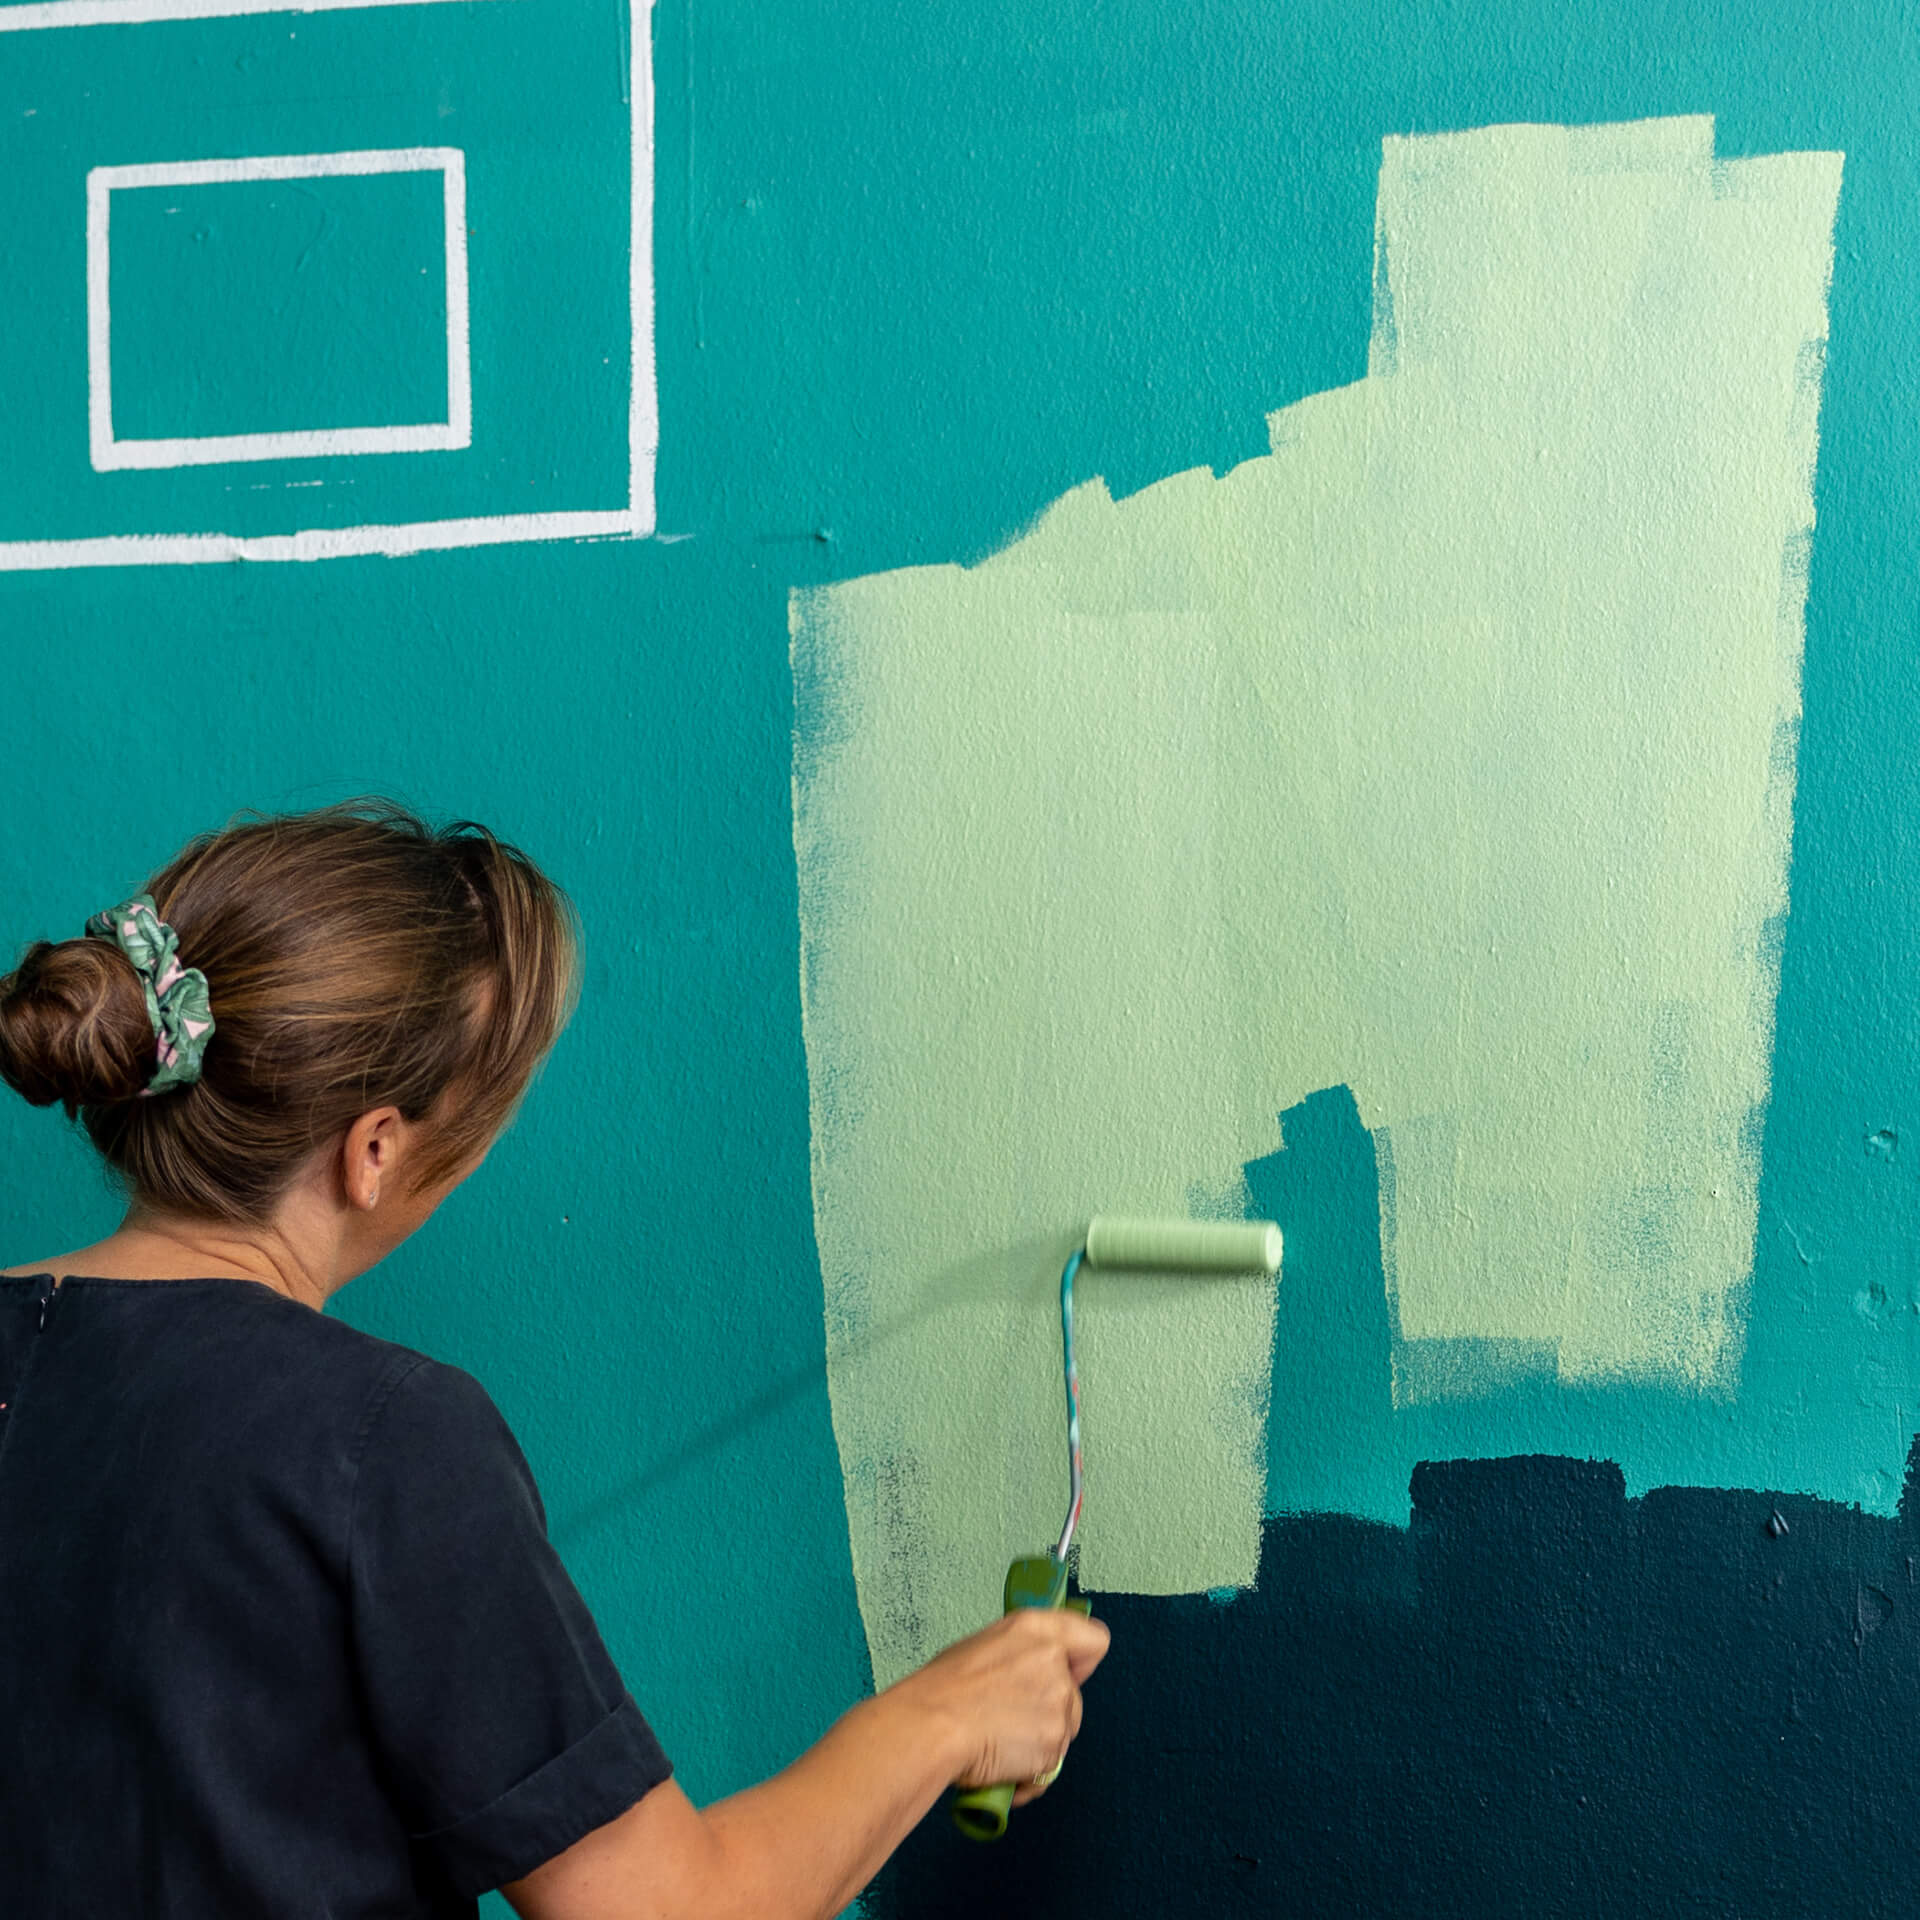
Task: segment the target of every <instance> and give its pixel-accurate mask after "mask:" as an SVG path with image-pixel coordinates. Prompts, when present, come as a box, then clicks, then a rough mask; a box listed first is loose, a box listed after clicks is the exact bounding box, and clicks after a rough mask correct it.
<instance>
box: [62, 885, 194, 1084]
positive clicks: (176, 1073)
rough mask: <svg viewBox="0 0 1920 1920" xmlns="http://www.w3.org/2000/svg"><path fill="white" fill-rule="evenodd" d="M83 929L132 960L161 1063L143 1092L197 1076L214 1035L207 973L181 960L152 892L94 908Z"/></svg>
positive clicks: (176, 940)
mask: <svg viewBox="0 0 1920 1920" xmlns="http://www.w3.org/2000/svg"><path fill="white" fill-rule="evenodd" d="M87 931H88V933H90V934H92V935H94V936H95V937H96V938H98V939H101V940H111V941H112V942H113V943H114V945H115V946H117V947H118V948H119V949H120V951H121V952H122V953H124V954H125V955H126V956H127V958H128V959H129V960H131V961H132V962H133V970H134V972H135V973H137V974H138V975H139V976H140V984H141V986H143V987H144V988H145V989H146V993H147V1018H148V1019H149V1020H151V1021H152V1022H153V1032H154V1041H155V1045H154V1056H155V1059H156V1060H157V1061H158V1063H159V1064H158V1065H157V1066H156V1067H155V1069H154V1074H153V1078H152V1079H151V1080H149V1081H148V1082H147V1085H146V1093H147V1094H154V1093H164V1092H166V1090H167V1089H168V1088H169V1087H190V1086H192V1085H193V1083H194V1082H195V1081H196V1080H198V1079H199V1078H200V1059H201V1056H202V1055H203V1054H204V1053H205V1052H206V1050H207V1042H208V1041H209V1040H211V1039H212V1038H213V1007H212V1002H211V1001H210V1000H209V998H208V995H207V976H206V975H205V974H204V973H202V972H201V971H200V969H199V968H198V967H183V966H182V965H181V964H180V955H179V951H178V949H179V945H180V942H179V939H178V937H177V936H176V935H175V933H174V931H173V929H172V928H171V927H170V926H168V925H167V923H166V922H165V921H164V920H162V919H161V918H160V915H159V913H158V911H157V910H156V909H155V907H154V904H153V898H152V896H151V895H150V894H145V893H136V894H135V895H134V896H133V898H132V899H131V900H128V901H126V902H125V903H124V904H123V905H121V906H117V907H115V908H114V909H113V911H112V912H111V913H96V914H95V915H94V916H93V918H92V919H91V920H89V921H88V922H87ZM141 1097H142V1098H143V1099H144V1098H145V1097H146V1095H145V1094H143V1095H142V1096H141Z"/></svg>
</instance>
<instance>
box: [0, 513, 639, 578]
mask: <svg viewBox="0 0 1920 1920" xmlns="http://www.w3.org/2000/svg"><path fill="white" fill-rule="evenodd" d="M646 531H648V530H647V529H645V528H637V527H636V526H635V525H634V519H633V515H632V514H630V513H503V514H495V515H491V516H487V517H483V518H480V519H476V520H417V521H411V522H408V523H405V524H403V525H399V526H390V527H328V528H310V529H308V530H307V531H305V532H303V533H276V534H265V535H261V536H258V537H247V536H243V535H240V534H232V533H123V534H106V535H102V536H100V537H98V538H94V539H88V540H15V541H0V573H23V572H24V573H36V572H42V571H45V570H47V569H50V568H58V567H155V566H173V567H179V566H199V565H204V564H206V563H207V562H208V561H216V560H341V559H345V558H347V557H349V556H350V555H354V554H373V553H382V554H391V555H395V556H398V555H401V554H409V553H433V552H437V551H439V550H442V549H445V548H451V547H493V546H503V545H506V544H508V543H510V542H514V541H523V540H631V539H634V538H636V537H639V536H642V535H644V533H645V532H646Z"/></svg>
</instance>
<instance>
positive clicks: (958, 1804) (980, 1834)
mask: <svg viewBox="0 0 1920 1920" xmlns="http://www.w3.org/2000/svg"><path fill="white" fill-rule="evenodd" d="M1002 1607H1003V1611H1005V1612H1007V1613H1011V1612H1013V1610H1014V1609H1015V1608H1016V1607H1071V1608H1072V1609H1073V1610H1074V1612H1076V1613H1086V1612H1088V1611H1089V1608H1088V1604H1087V1602H1086V1601H1085V1600H1083V1599H1082V1598H1081V1597H1080V1596H1079V1595H1078V1594H1077V1593H1076V1594H1074V1595H1072V1596H1071V1597H1069V1595H1068V1593H1067V1567H1066V1562H1065V1561H1064V1560H1056V1559H1055V1558H1054V1557H1053V1555H1052V1554H1050V1553H1029V1554H1026V1555H1024V1556H1023V1557H1022V1558H1020V1559H1018V1560H1016V1561H1015V1562H1014V1563H1013V1565H1012V1566H1010V1567H1009V1568H1008V1569H1007V1584H1006V1588H1005V1590H1004V1592H1003V1594H1002ZM1058 1772H1059V1769H1058V1768H1057V1767H1056V1768H1055V1769H1054V1773H1052V1774H1049V1775H1047V1780H1048V1782H1049V1784H1050V1783H1051V1782H1052V1780H1053V1778H1054V1777H1055V1775H1056V1774H1057V1773H1058ZM1014 1790H1015V1786H1014V1782H1013V1781H1011V1780H1003V1781H1001V1782H1000V1784H999V1785H998V1786H992V1787H966V1788H964V1789H962V1791H960V1792H959V1793H956V1794H955V1795H954V1796H953V1824H954V1825H955V1826H956V1827H958V1828H959V1829H960V1831H961V1832H962V1833H964V1834H965V1835H966V1836H967V1838H968V1839H969V1840H998V1839H999V1838H1000V1836H1001V1835H1002V1834H1003V1833H1005V1832H1006V1830H1007V1816H1008V1814H1010V1813H1011V1812H1012V1811H1013V1796H1014Z"/></svg>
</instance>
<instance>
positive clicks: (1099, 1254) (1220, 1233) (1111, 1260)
mask: <svg viewBox="0 0 1920 1920" xmlns="http://www.w3.org/2000/svg"><path fill="white" fill-rule="evenodd" d="M1087 1265H1088V1266H1090V1267H1133V1268H1136V1269H1158V1270H1160V1271H1163V1272H1172V1273H1274V1272H1277V1271H1278V1269H1279V1266H1280V1229H1279V1228H1278V1227H1277V1226H1275V1225H1274V1223H1273V1222H1272V1221H1271V1220H1129V1219H1125V1218H1123V1217H1122V1216H1120V1215H1118V1214H1111V1213H1104V1214H1097V1215H1096V1216H1095V1217H1094V1218H1093V1220H1092V1221H1091V1222H1090V1223H1089V1224H1088V1227H1087Z"/></svg>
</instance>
